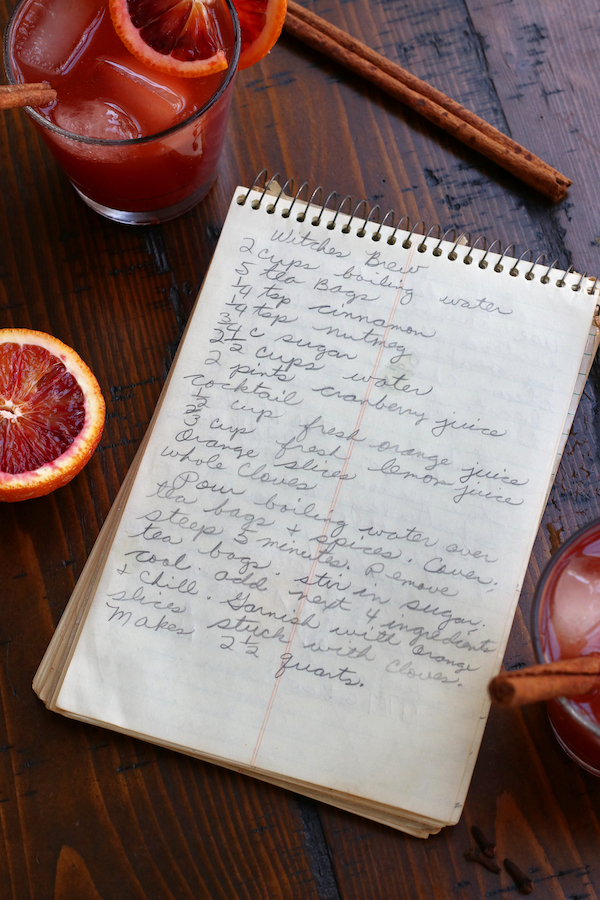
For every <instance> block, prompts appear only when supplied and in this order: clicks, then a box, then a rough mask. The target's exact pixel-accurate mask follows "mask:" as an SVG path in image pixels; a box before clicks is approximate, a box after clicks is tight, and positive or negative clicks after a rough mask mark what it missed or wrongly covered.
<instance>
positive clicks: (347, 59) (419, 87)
mask: <svg viewBox="0 0 600 900" xmlns="http://www.w3.org/2000/svg"><path fill="white" fill-rule="evenodd" d="M284 27H285V30H286V31H287V32H289V33H290V34H292V35H293V36H294V37H296V38H297V39H298V40H301V41H302V42H303V43H305V44H307V45H309V46H310V47H312V48H313V49H314V50H318V51H319V52H321V53H323V54H325V55H326V56H328V57H329V58H331V59H334V60H335V61H336V62H338V63H340V64H341V65H343V66H345V67H346V68H348V69H350V70H351V71H353V72H356V73H357V74H358V75H361V76H362V77H363V78H366V79H367V80H368V81H370V82H372V83H373V84H375V85H376V86H377V87H378V88H380V89H381V90H383V91H385V92H386V93H388V94H389V95H390V96H392V97H394V98H395V99H397V100H400V102H401V103H403V104H405V105H406V106H409V107H410V108H411V109H413V110H415V112H417V113H419V114H420V115H422V116H424V117H425V118H426V119H428V120H429V121H430V122H432V123H433V124H434V125H437V126H438V127H439V128H443V129H444V131H446V132H448V133H449V134H452V135H453V136H454V137H455V138H458V140H459V141H462V143H464V144H466V145H467V146H469V147H471V148H472V149H473V150H476V151H477V152H479V153H481V154H482V155H483V156H486V157H487V158H488V159H491V160H493V161H494V162H495V163H497V164H498V165H499V166H502V168H503V169H506V170H507V171H508V172H511V173H512V174H513V175H515V176H516V177H517V178H519V179H520V180H521V181H523V182H524V183H525V184H528V185H529V186H530V187H532V188H534V189H535V190H537V191H539V192H540V193H541V194H543V195H544V196H546V197H548V198H549V199H550V200H552V201H557V200H561V199H562V198H563V197H564V195H565V193H566V191H567V188H568V187H569V186H570V185H571V184H572V181H571V179H569V178H567V177H566V176H565V175H561V173H560V172H558V171H557V170H556V169H554V168H552V166H550V165H548V164H547V163H545V162H544V161H543V160H541V159H539V158H538V157H537V156H534V154H533V153H530V152H529V150H526V149H525V148H524V147H522V146H521V145H520V144H518V143H517V142H516V141H513V140H512V139H511V138H509V137H507V135H505V134H502V132H501V131H498V129H496V128H494V127H493V125H490V124H489V123H488V122H486V121H485V120H484V119H480V118H479V116H477V115H475V113H473V112H471V111H470V110H468V109H466V108H465V107H464V106H461V104H460V103H457V102H456V101H455V100H452V99H451V98H450V97H447V96H446V95H445V94H443V93H442V92H441V91H438V90H437V89H436V88H434V87H432V85H430V84H427V83H426V82H425V81H421V79H420V78H417V77H416V76H414V75H411V74H410V72H407V71H406V69H403V68H402V67H401V66H399V65H398V64H397V63H394V62H392V61H391V60H389V59H386V58H385V57H384V56H381V55H380V54H379V53H376V52H375V51H374V50H371V48H370V47H367V46H366V45H365V44H363V43H362V42H361V41H359V40H357V39H356V38H354V37H352V36H351V35H349V34H347V33H346V32H345V31H342V30H341V29H340V28H337V27H336V26H335V25H331V24H330V23H329V22H326V21H325V20H324V19H321V18H320V16H317V15H315V13H312V12H310V11H309V10H308V9H305V8H304V7H303V6H300V4H299V3H296V2H295V0H288V11H287V16H286V20H285V26H284Z"/></svg>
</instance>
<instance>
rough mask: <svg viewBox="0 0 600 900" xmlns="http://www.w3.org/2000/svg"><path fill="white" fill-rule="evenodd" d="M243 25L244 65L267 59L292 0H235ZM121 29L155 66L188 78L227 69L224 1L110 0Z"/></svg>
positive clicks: (136, 53) (127, 42)
mask: <svg viewBox="0 0 600 900" xmlns="http://www.w3.org/2000/svg"><path fill="white" fill-rule="evenodd" d="M234 5H235V7H236V9H237V12H238V17H239V20H240V29H241V38H242V46H241V55H240V61H239V66H238V68H240V69H245V68H247V67H248V66H251V65H253V64H254V63H255V62H258V61H259V60H260V59H262V58H263V57H264V56H266V54H267V53H268V52H269V50H270V49H271V48H272V47H273V45H274V44H275V42H276V41H277V39H278V37H279V35H280V34H281V30H282V28H283V22H284V19H285V13H286V7H287V0H234ZM109 9H110V15H111V18H112V22H113V25H114V28H115V31H116V32H117V34H118V35H119V37H120V38H121V40H122V41H123V43H124V44H125V46H126V47H127V49H128V50H129V52H130V53H132V54H133V55H134V56H135V57H136V58H137V59H139V60H140V61H141V62H144V63H145V64H146V65H148V66H150V68H153V69H158V70H160V71H161V72H165V73H167V74H169V75H177V76H180V77H182V78H198V77H200V76H204V75H213V74H214V73H215V72H220V71H222V70H224V69H226V68H227V65H228V62H227V55H226V52H225V46H224V39H223V30H222V26H221V22H222V21H223V12H224V4H223V0H109Z"/></svg>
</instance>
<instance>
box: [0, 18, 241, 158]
mask: <svg viewBox="0 0 600 900" xmlns="http://www.w3.org/2000/svg"><path fill="white" fill-rule="evenodd" d="M26 2H27V0H19V2H18V3H17V5H16V6H15V8H14V9H13V11H12V13H11V15H10V18H9V20H8V22H7V25H6V29H5V31H4V40H3V62H4V71H5V73H6V77H7V79H8V82H9V84H18V82H17V80H16V78H15V77H14V74H13V70H12V65H11V60H10V50H9V43H10V36H11V32H12V27H13V24H14V21H15V18H16V16H17V13H18V12H19V10H20V8H21V7H22V6H23V4H24V3H26ZM224 2H225V3H226V5H227V8H228V10H229V14H230V16H231V22H232V25H233V54H232V56H231V61H230V63H229V66H228V68H227V70H226V72H225V73H224V77H223V81H222V82H221V84H220V85H219V87H218V88H217V90H216V91H215V92H214V94H213V95H212V97H210V99H209V100H207V101H206V103H205V104H204V105H203V106H202V107H201V108H200V109H197V110H196V111H195V112H193V113H192V114H191V115H190V116H188V117H187V118H186V119H183V120H182V121H181V122H176V123H175V125H171V126H170V127H169V128H165V129H164V130H163V131H157V132H155V133H154V134H145V135H142V136H141V137H137V138H122V139H118V138H116V139H114V140H112V139H111V140H108V139H106V138H94V137H86V136H85V135H81V134H75V132H72V131H67V130H66V129H65V128H61V127H60V126H59V125H55V124H54V122H51V121H50V120H49V119H46V118H45V117H44V116H42V115H41V114H40V113H38V112H37V111H36V110H35V109H34V108H33V107H32V106H24V107H23V109H24V111H25V112H26V113H27V115H28V116H30V117H31V118H32V119H34V120H35V121H36V122H37V123H38V124H39V125H41V126H42V127H43V128H45V129H46V130H48V131H51V132H53V133H54V134H58V135H60V136H61V137H63V138H66V139H67V140H70V141H76V142H77V143H79V144H94V145H96V146H98V145H100V146H102V147H131V146H135V145H137V144H147V143H149V142H150V141H155V140H159V139H161V138H164V137H167V136H168V135H171V134H175V133H176V132H177V131H179V130H180V129H181V128H184V127H185V126H186V125H189V124H190V122H194V121H195V120H196V119H199V118H200V117H201V116H203V115H204V113H205V112H207V110H209V109H210V107H211V106H213V105H214V104H215V103H216V102H217V101H218V100H220V98H221V97H222V96H223V94H224V93H225V91H226V90H227V88H228V87H229V85H230V84H231V82H232V80H233V78H234V76H235V74H236V72H237V67H238V63H239V59H240V52H241V46H242V37H241V28H240V21H239V18H238V14H237V10H236V8H235V4H234V2H233V0H224ZM186 80H191V79H186Z"/></svg>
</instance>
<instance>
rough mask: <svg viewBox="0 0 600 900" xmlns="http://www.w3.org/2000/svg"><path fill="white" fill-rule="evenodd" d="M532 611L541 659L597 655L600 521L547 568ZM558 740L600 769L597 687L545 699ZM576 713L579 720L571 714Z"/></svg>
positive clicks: (599, 641)
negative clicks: (575, 694)
mask: <svg viewBox="0 0 600 900" xmlns="http://www.w3.org/2000/svg"><path fill="white" fill-rule="evenodd" d="M541 591H542V593H541V597H540V605H539V611H538V615H537V631H538V639H539V643H540V648H541V650H542V653H543V656H544V658H545V659H546V660H548V661H552V660H556V659H572V658H575V657H577V656H586V655H589V654H592V653H593V654H600V524H595V525H594V526H592V527H591V528H589V529H586V530H584V531H583V532H582V533H581V534H580V535H578V536H576V537H575V538H574V539H573V540H572V541H571V542H570V543H569V544H568V546H566V547H565V549H564V551H563V552H562V553H561V554H560V556H559V557H558V558H557V560H556V562H555V563H554V564H553V565H552V566H551V567H550V569H549V571H548V574H547V576H546V578H545V581H544V583H543V586H542V589H541ZM547 706H548V714H549V716H550V721H551V723H552V726H553V728H554V730H555V732H556V735H557V737H558V739H559V741H560V742H561V743H562V744H563V746H564V747H565V749H566V750H567V751H568V752H570V753H571V755H573V756H574V757H575V758H576V759H577V761H578V762H580V763H581V764H582V765H584V767H585V768H588V769H589V770H592V771H595V772H596V773H598V774H600V736H599V735H598V734H596V733H595V731H594V729H598V730H599V731H600V690H599V691H597V692H595V693H593V694H588V695H586V696H585V697H583V698H582V697H578V698H570V699H569V702H568V706H569V707H570V709H571V712H570V711H569V709H565V707H564V705H562V704H561V703H559V702H558V701H551V702H550V703H548V704H547ZM573 712H574V713H576V714H579V716H580V717H581V719H580V720H578V719H577V718H576V715H574V714H573Z"/></svg>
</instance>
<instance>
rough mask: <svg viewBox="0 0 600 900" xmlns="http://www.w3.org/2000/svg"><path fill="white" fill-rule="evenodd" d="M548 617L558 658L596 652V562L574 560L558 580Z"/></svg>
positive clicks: (599, 616)
mask: <svg viewBox="0 0 600 900" xmlns="http://www.w3.org/2000/svg"><path fill="white" fill-rule="evenodd" d="M550 618H551V621H552V625H553V628H554V632H555V635H556V639H557V641H558V644H559V647H560V651H561V656H563V657H573V656H579V655H580V654H581V653H582V652H583V651H584V650H585V651H586V652H590V651H592V650H595V651H598V650H600V643H598V640H599V638H600V560H599V559H597V558H596V559H594V558H593V557H592V558H590V557H585V556H580V557H574V558H573V559H572V560H570V562H569V563H568V565H567V567H566V568H565V569H564V571H563V572H562V574H561V575H560V578H559V579H558V582H557V585H556V588H555V591H554V596H553V598H552V602H551V605H550Z"/></svg>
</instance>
